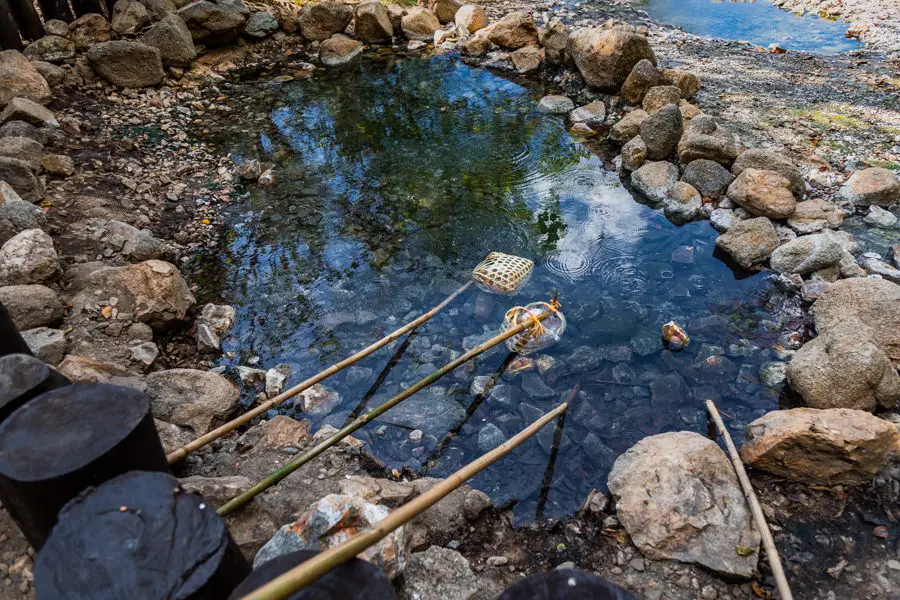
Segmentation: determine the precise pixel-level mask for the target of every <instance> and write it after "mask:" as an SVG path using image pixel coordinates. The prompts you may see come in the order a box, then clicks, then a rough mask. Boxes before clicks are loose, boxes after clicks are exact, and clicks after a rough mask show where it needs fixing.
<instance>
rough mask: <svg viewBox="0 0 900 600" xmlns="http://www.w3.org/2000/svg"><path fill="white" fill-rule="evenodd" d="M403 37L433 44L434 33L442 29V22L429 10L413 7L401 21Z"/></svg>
mask: <svg viewBox="0 0 900 600" xmlns="http://www.w3.org/2000/svg"><path fill="white" fill-rule="evenodd" d="M400 23H401V25H400V27H401V29H402V30H403V35H405V36H406V37H407V38H409V39H411V40H418V41H420V42H431V41H433V40H434V32H435V31H437V30H438V29H440V28H441V22H440V21H438V20H437V17H436V16H434V13H433V12H431V11H430V10H428V9H427V8H422V7H415V6H414V7H412V8H410V9H409V10H408V11H407V12H406V14H405V15H403V19H401V21H400Z"/></svg>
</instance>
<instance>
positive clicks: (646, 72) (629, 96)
mask: <svg viewBox="0 0 900 600" xmlns="http://www.w3.org/2000/svg"><path fill="white" fill-rule="evenodd" d="M658 83H659V70H658V69H657V68H656V66H655V65H654V64H653V63H652V62H650V61H649V60H647V59H646V58H642V59H641V60H639V61H637V62H636V63H635V65H634V67H632V68H631V73H629V74H628V77H626V78H625V83H623V84H622V98H623V99H624V100H625V102H628V103H629V104H640V103H641V102H642V101H643V100H644V96H645V95H646V94H647V92H648V91H649V90H650V88H652V87H653V86H655V85H657V84H658Z"/></svg>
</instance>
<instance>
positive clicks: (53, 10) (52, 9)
mask: <svg viewBox="0 0 900 600" xmlns="http://www.w3.org/2000/svg"><path fill="white" fill-rule="evenodd" d="M14 1H15V0H14ZM19 1H21V2H29V1H30V0H19ZM37 1H38V5H39V6H40V7H41V14H42V15H44V21H49V20H50V19H59V20H60V21H65V22H66V23H69V22H71V21H72V11H71V10H70V9H69V3H68V2H66V0H37Z"/></svg>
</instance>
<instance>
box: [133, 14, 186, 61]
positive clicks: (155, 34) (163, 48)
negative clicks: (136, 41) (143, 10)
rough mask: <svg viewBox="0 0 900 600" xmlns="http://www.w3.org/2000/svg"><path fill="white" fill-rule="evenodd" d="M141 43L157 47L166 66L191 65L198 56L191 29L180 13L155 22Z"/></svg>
mask: <svg viewBox="0 0 900 600" xmlns="http://www.w3.org/2000/svg"><path fill="white" fill-rule="evenodd" d="M141 43H143V44H146V45H147V46H150V47H151V48H156V49H157V50H158V51H159V58H160V60H162V64H163V65H164V66H166V67H182V68H185V67H189V66H191V61H192V60H194V58H196V56H197V50H196V49H195V48H194V38H193V37H192V36H191V31H190V30H189V29H188V27H187V25H185V24H184V21H183V20H182V19H181V17H179V16H178V15H175V14H171V15H167V16H166V17H164V18H163V19H162V20H160V21H158V22H157V23H154V24H153V26H152V27H150V29H148V30H147V32H146V33H145V34H144V35H143V36H141Z"/></svg>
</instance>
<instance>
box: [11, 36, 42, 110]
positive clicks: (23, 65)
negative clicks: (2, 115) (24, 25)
mask: <svg viewBox="0 0 900 600" xmlns="http://www.w3.org/2000/svg"><path fill="white" fill-rule="evenodd" d="M15 97H20V98H28V99H29V100H32V101H34V102H37V103H38V104H47V103H48V102H50V100H52V98H53V96H52V94H51V93H50V86H49V85H47V80H45V79H44V78H43V77H42V76H41V74H40V73H39V72H38V70H37V69H36V68H35V66H34V64H32V62H31V61H30V60H28V59H27V58H25V56H24V55H23V54H22V53H21V52H19V51H18V50H4V51H3V52H0V108H3V107H4V106H6V105H7V104H8V103H9V101H10V100H12V99H13V98H15Z"/></svg>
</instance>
